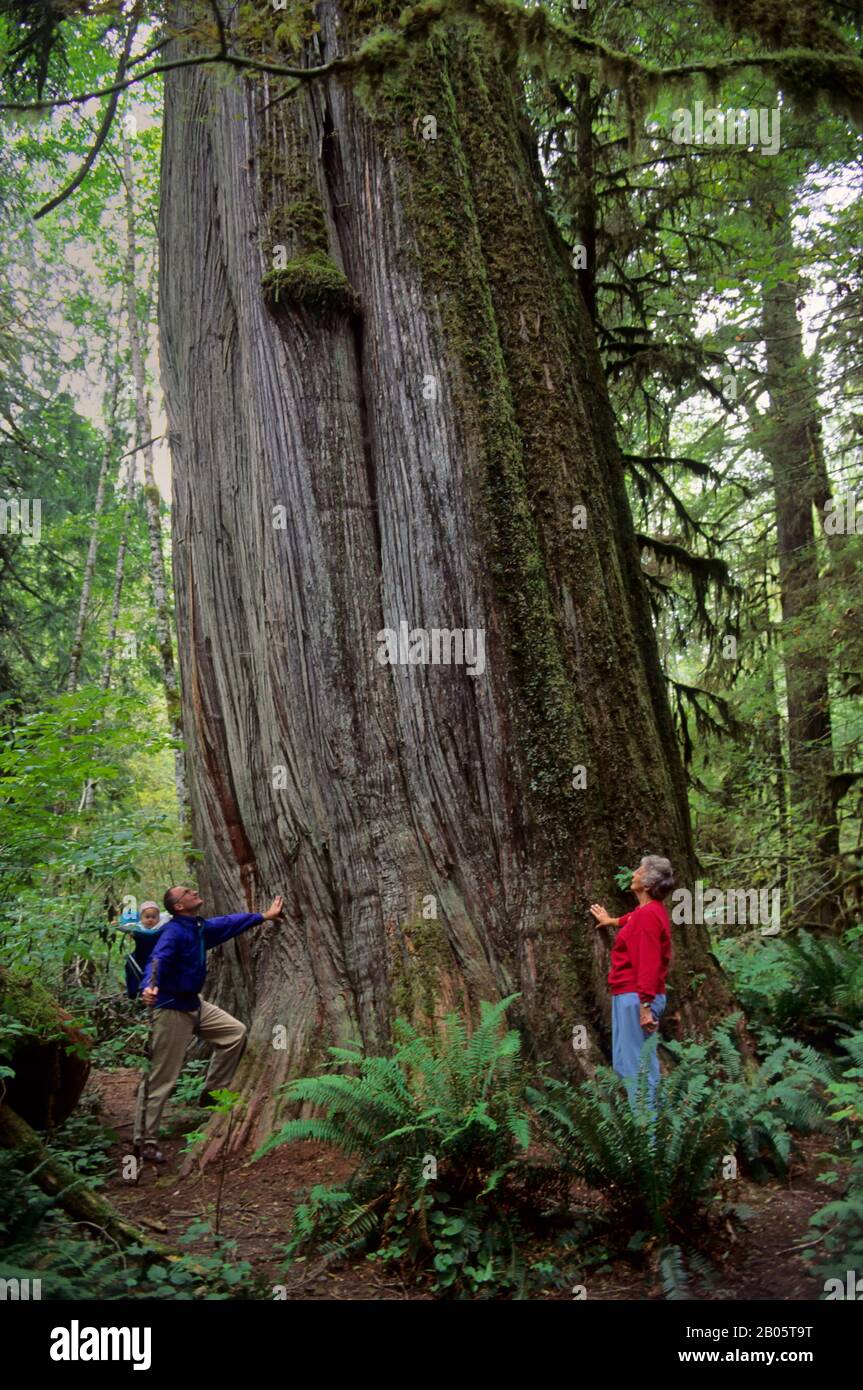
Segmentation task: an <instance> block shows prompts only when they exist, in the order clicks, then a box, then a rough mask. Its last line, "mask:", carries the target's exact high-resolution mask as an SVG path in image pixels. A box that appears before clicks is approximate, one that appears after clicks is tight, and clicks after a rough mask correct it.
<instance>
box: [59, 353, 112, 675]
mask: <svg viewBox="0 0 863 1390" xmlns="http://www.w3.org/2000/svg"><path fill="white" fill-rule="evenodd" d="M111 371H112V375H111V378H110V385H109V387H108V395H109V407H108V418H107V421H106V425H105V431H106V432H105V447H104V449H103V451H102V463H101V467H100V469H99V482H98V484H97V487H96V499H95V501H94V503H93V521H92V525H91V527H90V544H89V546H88V547H87V559H86V561H85V562H84V577H83V579H82V581H81V599H80V602H79V604H78V620H77V622H76V624H75V636H74V637H73V639H72V650H71V652H70V654H69V677H68V679H67V681H66V689H67V691H69V692H70V693H71V692H73V691H75V690H77V689H78V675H79V672H80V669H81V656H82V653H83V650H84V631H85V628H86V626H87V617H88V615H89V612H90V597H91V595H92V592H93V576H94V574H95V572H96V556H97V554H98V550H99V526H100V524H101V520H102V510H103V508H104V505H105V483H106V481H107V478H108V468H109V465H110V463H111V458H112V456H113V453H114V433H115V424H116V418H117V395H118V391H119V385H120V381H119V373H118V370H117V363H116V359H115V361H114V364H113V367H112V369H111Z"/></svg>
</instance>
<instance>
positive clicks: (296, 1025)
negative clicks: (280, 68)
mask: <svg viewBox="0 0 863 1390" xmlns="http://www.w3.org/2000/svg"><path fill="white" fill-rule="evenodd" d="M259 13H260V15H261V16H263V15H264V9H263V7H262V8H261V9H260V11H259ZM315 15H316V18H317V20H318V22H319V24H320V31H319V32H318V33H317V35H316V36H315V38H314V39H313V40H311V41H310V42H309V41H307V44H308V46H307V49H306V52H307V53H309V54H310V55H311V54H312V52H314V58H313V61H319V60H320V56H323V57H328V56H330V55H332V54H333V53H335V52H337V51H344V50H346V49H347V48H349V47H350V45H351V43H352V42H353V41H354V39H355V36H356V34H357V33H358V32H360V31H361V30H362V28H363V24H362V21H361V20H360V19H358V18H357V15H356V12H355V11H353V12H350V11H347V10H344V9H342V10H341V11H340V10H339V8H338V6H337V5H336V4H334V3H331V0H324V3H322V4H319V5H318V6H317V8H316V10H315ZM277 19H278V16H276V17H275V19H272V20H271V22H272V23H274V24H275V22H276V21H277ZM262 22H265V21H263V20H262ZM238 47H239V42H238ZM245 51H249V49H248V44H246V45H245ZM270 51H271V52H272V48H271V49H270ZM283 56H284V57H285V58H287V59H289V60H290V58H291V55H290V53H289V52H286V53H285V54H284V55H283ZM283 90H284V89H283V88H281V87H278V86H276V87H273V86H270V85H268V84H267V81H266V80H265V79H262V78H261V77H258V76H256V77H255V78H253V79H249V78H248V77H244V78H242V79H241V80H234V79H233V77H226V76H225V75H224V73H217V72H215V71H214V70H213V69H211V68H187V69H184V70H180V71H177V72H174V73H172V74H170V75H169V76H168V80H167V83H166V118H165V145H164V169H163V179H164V184H163V201H162V211H161V266H162V285H161V310H160V318H161V335H162V360H163V369H164V373H165V385H166V392H167V401H168V410H169V428H170V432H171V447H172V457H173V466H174V547H175V549H174V574H175V583H176V590H177V613H178V630H179V638H180V659H181V671H182V682H183V696H184V713H185V729H186V738H187V744H188V747H189V749H190V753H191V756H190V759H189V766H190V782H191V791H192V803H193V814H194V823H195V827H196V839H197V842H198V843H199V844H200V845H201V847H202V848H203V849H204V850H205V853H206V861H205V872H204V883H203V887H204V891H205V892H206V895H207V903H208V907H209V909H210V910H213V911H215V910H218V911H224V910H228V909H230V908H232V907H240V906H241V905H242V902H243V900H245V902H246V903H248V904H252V903H255V904H257V903H259V902H261V901H262V900H263V899H264V898H265V897H266V896H267V895H268V894H269V893H271V892H275V891H279V892H283V893H284V894H285V896H286V900H287V909H288V921H287V924H286V925H285V926H284V927H282V928H281V929H270V928H267V929H264V930H262V931H260V932H258V933H250V934H248V935H246V936H244V937H242V938H240V939H239V940H238V941H237V942H236V943H234V944H232V945H231V946H229V947H227V948H226V949H225V952H224V953H223V957H222V960H223V965H222V967H221V971H220V974H219V977H218V981H217V988H215V989H214V982H212V981H211V985H210V994H211V996H212V995H213V994H214V993H216V994H217V997H218V999H219V1002H220V1003H222V1004H223V1005H225V1006H226V1007H229V1008H233V1009H235V1010H237V1012H239V1013H240V1014H241V1015H242V1016H243V1017H245V1018H246V1019H248V1020H249V1021H250V1023H251V1042H252V1046H251V1049H250V1052H249V1055H248V1058H247V1060H246V1062H245V1063H244V1071H243V1072H241V1073H240V1077H241V1080H243V1081H244V1084H245V1087H246V1093H247V1098H248V1099H249V1102H250V1104H249V1108H248V1111H247V1114H246V1119H245V1122H244V1124H243V1125H242V1126H241V1127H240V1129H239V1130H238V1136H239V1137H240V1138H241V1139H242V1138H243V1137H245V1136H248V1134H249V1133H250V1132H254V1133H261V1132H262V1131H263V1129H265V1128H266V1127H267V1125H268V1124H269V1122H270V1121H271V1119H272V1116H273V1110H274V1106H275V1104H276V1102H275V1099H274V1096H273V1090H274V1087H275V1086H276V1085H277V1084H278V1083H279V1081H281V1080H283V1079H285V1078H286V1077H287V1076H289V1075H291V1074H295V1073H296V1072H297V1071H298V1070H299V1069H301V1068H308V1067H310V1066H312V1065H313V1064H314V1063H315V1062H316V1061H317V1060H318V1059H319V1058H320V1056H321V1053H322V1050H323V1048H324V1047H325V1045H326V1044H327V1043H329V1042H330V1041H332V1040H333V1039H336V1038H338V1037H340V1036H341V1037H344V1036H346V1035H352V1036H359V1037H362V1038H363V1039H364V1040H365V1041H366V1043H367V1044H368V1045H369V1046H371V1047H377V1046H380V1045H381V1044H382V1043H384V1042H385V1039H386V1037H387V1034H388V1030H389V1027H390V1024H391V1020H392V1017H393V1015H394V1013H395V1012H397V1011H399V1010H402V1011H404V1012H411V1011H412V1012H413V1013H415V1014H425V1015H429V1014H434V1013H435V1012H440V1011H444V1010H446V1009H448V1008H450V1007H452V1006H454V1005H457V1004H459V1003H461V1002H462V1001H466V1002H468V1003H475V1002H476V1001H477V1000H478V999H480V998H494V997H498V996H500V995H502V994H505V993H509V992H510V991H520V993H521V996H522V997H521V1002H520V1004H519V1006H518V1010H517V1014H518V1017H519V1019H520V1021H521V1023H522V1024H523V1026H524V1029H525V1035H526V1038H527V1040H528V1044H529V1047H530V1048H532V1049H533V1051H534V1053H535V1054H537V1055H540V1056H544V1057H549V1058H552V1059H555V1060H556V1061H557V1062H558V1064H565V1065H568V1066H570V1067H574V1068H576V1069H577V1068H579V1067H581V1068H589V1067H590V1066H591V1065H593V1064H595V1063H596V1062H597V1061H598V1060H601V1052H600V1051H599V1050H598V1049H597V1047H596V1045H595V1044H596V1043H597V1041H600V1042H601V1041H607V1018H608V1002H607V995H606V987H605V979H606V973H607V968H608V943H607V941H604V940H601V939H600V937H601V934H600V933H598V932H597V931H596V930H595V929H594V928H593V926H592V919H591V918H589V916H588V913H587V907H588V904H589V903H590V902H591V901H594V900H596V899H600V900H603V899H604V900H606V901H607V902H608V903H609V904H610V905H612V906H616V907H617V908H618V910H622V909H623V906H624V904H623V902H622V900H620V899H619V898H616V897H615V894H614V887H613V883H612V881H611V875H612V873H613V871H614V869H615V868H616V866H618V865H620V864H623V863H632V862H633V861H637V859H638V857H639V856H640V855H641V854H643V853H648V852H661V853H665V854H668V855H669V856H670V857H671V859H672V861H673V862H674V863H675V864H676V866H677V869H678V871H679V874H680V879H681V881H683V882H686V881H690V882H691V879H692V877H693V874H694V865H693V859H692V846H691V842H690V831H689V822H688V816H687V807H686V796H685V788H684V780H683V775H682V770H681V767H680V763H679V759H678V754H677V750H676V747H675V740H674V735H673V730H672V725H671V720H670V716H669V711H668V707H667V703H666V695H665V689H664V683H663V679H662V676H661V672H660V668H659V663H658V660H657V653H656V649H655V644H654V637H653V632H652V627H651V621H650V616H649V611H648V604H647V601H646V597H645V592H644V588H643V583H642V578H641V573H640V562H639V555H638V552H637V548H636V544H635V540H634V536H633V528H632V524H631V520H630V515H629V511H628V506H627V500H626V495H625V490H624V481H623V472H622V468H621V463H620V457H619V454H618V451H617V447H616V444H615V439H614V432H613V426H612V418H611V412H610V408H609V404H608V401H607V397H606V392H605V387H604V383H603V378H602V373H601V368H600V364H599V361H598V357H597V353H596V349H595V344H594V340H593V334H592V329H591V325H590V322H589V317H588V315H587V314H586V312H585V308H584V305H583V302H582V300H581V297H580V294H579V291H578V289H577V285H576V279H575V274H574V272H573V271H572V269H571V268H570V266H569V264H568V260H567V255H566V251H565V248H564V247H563V245H562V243H561V242H560V240H559V239H558V237H557V236H556V234H555V232H554V230H553V228H552V225H551V223H550V220H549V218H548V216H547V214H546V212H545V210H544V207H543V195H542V188H541V181H540V178H539V174H538V169H537V166H536V162H535V158H534V156H533V153H532V146H531V141H530V135H529V132H528V131H527V129H526V126H525V123H524V119H523V116H522V111H521V106H520V103H519V99H518V90H517V86H516V84H515V81H514V78H513V76H512V74H511V72H509V71H508V70H507V69H506V67H505V66H504V65H503V64H502V62H501V61H500V60H499V59H498V58H497V57H496V56H494V55H493V54H492V53H491V52H490V50H489V49H488V47H487V46H486V44H485V42H484V41H483V40H482V39H481V38H480V37H479V36H478V35H477V34H476V33H474V34H468V33H467V32H466V31H465V30H464V29H461V30H460V31H459V32H457V33H449V32H448V33H446V34H444V33H438V35H437V36H436V37H435V38H434V39H432V40H431V41H430V42H429V43H428V45H427V46H426V47H424V48H423V49H421V50H418V51H417V53H416V54H415V56H414V57H413V58H412V59H411V61H410V63H409V65H407V66H406V67H405V68H404V69H403V70H402V71H400V72H399V74H398V75H397V78H395V79H394V80H393V81H392V82H391V83H390V84H389V87H388V89H387V91H386V92H385V93H378V94H377V95H376V96H375V95H372V94H370V93H368V92H365V93H358V92H357V91H356V90H352V89H350V88H348V87H345V86H342V85H339V84H337V83H336V82H327V81H320V80H319V81H317V82H315V83H313V84H311V85H309V86H308V88H306V89H305V90H303V91H301V92H300V93H298V94H297V95H295V96H293V97H292V98H291V99H289V100H281V101H278V102H277V103H275V104H272V103H273V98H274V97H276V96H278V95H280V94H281V92H282V91H283ZM433 135H434V136H436V138H428V137H431V136H433ZM579 507H584V508H585V509H586V525H585V526H584V527H583V528H578V527H577V526H575V525H574V524H573V523H574V520H575V521H579V520H580V514H579V513H578V512H577V511H576V512H575V513H574V510H573V509H574V508H576V509H577V508H579ZM279 509H284V510H283V511H282V510H279ZM402 621H405V622H407V624H408V626H409V628H410V629H415V628H424V629H427V630H430V629H434V628H439V629H456V628H459V629H477V630H478V629H481V630H483V631H484V632H485V634H486V667H485V671H484V673H483V674H482V675H478V674H475V675H471V674H469V671H468V668H467V667H466V666H458V665H453V666H442V665H439V666H435V665H422V664H418V665H413V666H397V665H395V666H383V665H381V664H380V663H379V661H378V659H377V654H378V652H379V644H378V642H377V640H376V637H377V634H378V632H379V631H380V630H382V629H385V628H389V629H393V630H395V631H396V632H397V631H398V630H399V625H400V623H401V622H402ZM579 767H581V768H584V770H585V772H584V777H582V776H581V775H580V774H579V773H578V772H576V771H575V769H577V768H579ZM582 781H583V782H584V785H583V786H582V785H581V782H582ZM630 905H631V904H630ZM434 912H436V913H437V916H436V917H435V916H434V915H432V914H434ZM424 913H425V914H426V915H424ZM676 952H677V954H676V966H675V974H674V979H673V984H674V988H675V991H676V996H675V997H676V1002H677V1004H678V1005H679V1007H680V1011H681V1017H682V1019H683V1020H684V1024H685V1026H686V1027H687V1028H697V1027H698V1026H699V1025H700V1024H706V1023H709V1022H711V1021H712V1020H713V1019H714V1018H715V1017H716V1015H717V1014H718V1013H719V1012H721V1011H722V1010H724V1009H725V1007H726V1006H727V1004H728V996H727V991H726V989H725V986H724V984H723V981H722V978H721V976H720V974H719V971H718V969H717V967H716V966H715V964H714V962H713V959H712V957H711V956H710V955H709V953H708V944H707V940H706V937H705V935H704V933H703V931H702V930H701V929H700V928H692V927H690V928H687V929H681V930H680V931H679V932H678V933H677V941H676ZM576 1024H584V1025H585V1026H586V1027H587V1030H588V1032H589V1034H590V1037H591V1039H592V1040H593V1044H594V1045H593V1046H592V1047H591V1048H589V1049H588V1050H587V1051H583V1052H575V1051H574V1050H573V1048H572V1046H571V1038H572V1030H573V1026H574V1025H576ZM279 1025H281V1026H282V1028H283V1029H284V1032H283V1033H279V1034H277V1035H276V1041H277V1042H284V1043H285V1046H284V1048H282V1049H280V1048H278V1047H275V1048H274V1047H273V1046H272V1040H273V1029H274V1027H277V1026H279Z"/></svg>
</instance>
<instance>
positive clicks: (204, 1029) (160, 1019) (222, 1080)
mask: <svg viewBox="0 0 863 1390" xmlns="http://www.w3.org/2000/svg"><path fill="white" fill-rule="evenodd" d="M196 1033H197V1035H198V1037H199V1038H201V1039H202V1040H203V1041H204V1042H208V1043H212V1044H213V1048H214V1049H215V1050H214V1052H213V1055H212V1057H211V1059H210V1065H209V1067H208V1069H207V1076H206V1080H205V1081H204V1085H203V1087H202V1090H203V1091H215V1090H218V1089H220V1088H221V1087H223V1086H227V1085H229V1083H230V1081H231V1078H232V1076H233V1075H234V1072H235V1071H236V1069H237V1064H238V1062H239V1060H240V1058H241V1057H242V1055H243V1050H244V1048H245V1046H246V1025H245V1023H241V1022H240V1020H239V1019H237V1018H232V1017H231V1015H230V1014H226V1013H225V1011H224V1009H217V1008H216V1006H215V1004H207V1003H206V1002H205V1000H203V999H202V1000H201V1007H200V1009H199V1010H196V1011H194V1012H192V1013H183V1012H182V1011H181V1010H180V1009H157V1010H156V1017H155V1019H154V1020H153V1055H152V1057H151V1058H150V1079H149V1085H147V1084H146V1081H145V1079H144V1078H142V1080H141V1084H140V1086H139V1087H138V1104H137V1108H136V1111H135V1136H134V1138H135V1143H136V1144H139V1143H140V1142H141V1140H142V1139H144V1140H147V1139H153V1140H155V1139H157V1138H158V1136H159V1122H160V1120H161V1118H162V1111H163V1110H164V1108H165V1103H166V1101H167V1099H168V1097H169V1095H170V1094H171V1092H172V1091H173V1089H174V1086H175V1085H176V1082H177V1077H178V1076H179V1075H180V1072H181V1071H182V1068H183V1061H184V1059H185V1056H186V1050H187V1048H188V1046H189V1043H190V1042H191V1041H192V1038H193V1036H194V1035H195V1034H196ZM145 1092H146V1096H147V1113H146V1115H145V1114H144V1095H145Z"/></svg>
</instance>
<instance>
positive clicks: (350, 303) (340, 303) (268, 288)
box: [261, 251, 359, 315]
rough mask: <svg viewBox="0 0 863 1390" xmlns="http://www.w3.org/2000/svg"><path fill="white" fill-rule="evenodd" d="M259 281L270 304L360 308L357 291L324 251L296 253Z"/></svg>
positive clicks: (336, 310) (327, 310) (332, 310)
mask: <svg viewBox="0 0 863 1390" xmlns="http://www.w3.org/2000/svg"><path fill="white" fill-rule="evenodd" d="M261 284H262V286H263V290H264V296H265V298H266V300H267V303H268V304H270V305H271V306H277V305H281V306H288V305H292V304H293V305H301V306H302V307H303V308H306V309H311V310H312V311H313V312H315V313H318V314H322V315H323V314H355V313H357V312H358V310H359V300H358V298H357V294H356V291H355V290H354V289H353V288H352V286H351V285H350V283H349V281H348V278H347V276H346V275H345V273H344V271H343V270H340V269H339V267H338V266H337V265H336V263H335V261H333V260H331V259H330V257H329V256H328V255H327V254H326V253H325V252H324V251H310V252H308V254H306V255H304V256H295V257H294V258H293V260H290V261H288V263H287V265H285V266H283V267H281V268H280V269H278V270H270V271H268V272H267V274H266V275H265V276H264V278H263V280H262V281H261Z"/></svg>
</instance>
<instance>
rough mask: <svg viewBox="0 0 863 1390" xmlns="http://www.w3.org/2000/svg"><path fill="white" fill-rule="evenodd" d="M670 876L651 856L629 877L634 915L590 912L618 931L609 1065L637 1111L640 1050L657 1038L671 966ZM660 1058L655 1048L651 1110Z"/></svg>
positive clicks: (614, 949) (612, 980)
mask: <svg viewBox="0 0 863 1390" xmlns="http://www.w3.org/2000/svg"><path fill="white" fill-rule="evenodd" d="M673 883H674V871H673V869H672V867H671V864H670V863H669V861H668V860H667V859H663V858H662V857H661V856H660V855H658V854H649V855H647V856H646V857H645V858H644V859H642V861H641V863H640V864H639V866H638V868H637V869H636V870H635V873H634V874H633V876H632V884H631V885H630V886H631V890H632V892H633V893H634V894H635V896H636V898H637V899H638V907H637V908H636V909H635V911H634V912H625V913H624V914H623V916H622V917H610V916H609V915H608V913H607V912H606V910H605V908H604V907H603V906H602V904H601V903H594V904H593V906H592V907H591V909H590V910H591V912H592V914H593V916H594V917H595V918H596V925H597V926H598V927H620V931H619V932H618V934H617V936H616V938H615V941H614V945H613V946H612V948H611V969H610V970H609V972H608V987H609V989H610V990H611V1059H612V1065H613V1067H614V1070H615V1071H616V1072H617V1074H618V1076H621V1077H623V1081H624V1084H625V1086H626V1089H627V1092H628V1094H629V1101H630V1104H631V1105H632V1106H633V1107H634V1106H635V1095H636V1082H637V1079H638V1071H639V1066H640V1063H641V1049H642V1047H643V1045H644V1043H645V1041H646V1040H647V1039H648V1038H649V1037H650V1036H651V1034H652V1033H655V1032H656V1029H657V1027H658V1026H659V1019H660V1018H661V1017H662V1014H663V1013H664V1011H665V1001H666V996H665V979H666V976H667V974H668V966H669V963H670V961H671V922H670V921H669V917H668V913H667V912H666V910H665V905H664V903H663V901H662V899H663V898H664V897H666V896H667V894H668V893H669V892H670V891H671V888H672V885H673ZM658 1083H659V1057H658V1056H657V1053H656V1049H655V1048H654V1050H653V1052H652V1054H651V1057H650V1061H649V1064H648V1069H647V1095H648V1103H649V1106H650V1109H651V1110H655V1106H654V1101H655V1097H656V1087H657V1085H658Z"/></svg>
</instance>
